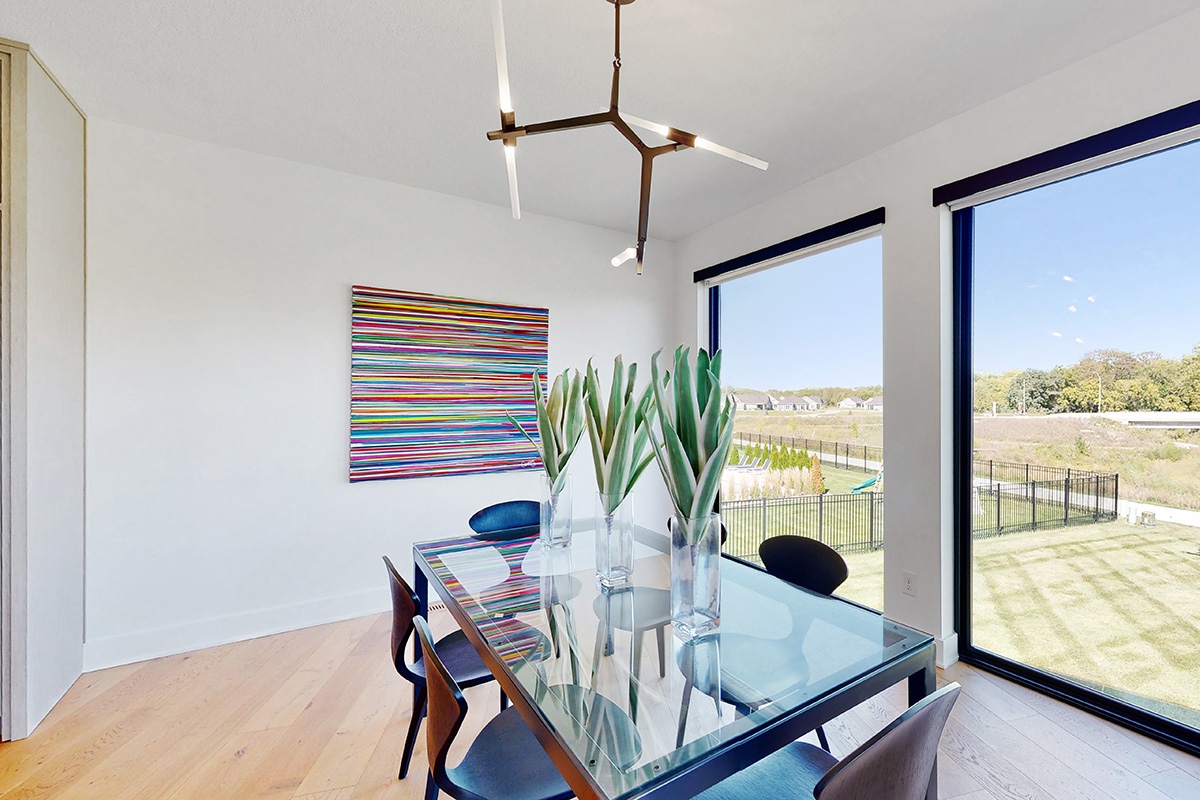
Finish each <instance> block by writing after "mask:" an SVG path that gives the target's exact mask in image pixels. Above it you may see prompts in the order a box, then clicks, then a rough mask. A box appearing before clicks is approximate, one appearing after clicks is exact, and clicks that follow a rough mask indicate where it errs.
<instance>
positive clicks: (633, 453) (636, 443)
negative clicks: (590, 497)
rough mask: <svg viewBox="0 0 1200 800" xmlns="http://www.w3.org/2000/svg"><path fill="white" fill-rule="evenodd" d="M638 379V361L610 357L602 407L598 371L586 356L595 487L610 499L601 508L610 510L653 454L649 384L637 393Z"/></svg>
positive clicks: (588, 410)
mask: <svg viewBox="0 0 1200 800" xmlns="http://www.w3.org/2000/svg"><path fill="white" fill-rule="evenodd" d="M636 378H637V364H630V365H629V366H628V367H626V366H625V362H624V361H623V360H622V359H621V357H620V356H617V357H616V359H614V360H613V379H612V387H611V389H610V391H609V396H608V406H607V408H606V407H605V404H604V399H603V398H604V393H603V391H602V390H601V388H600V376H599V374H597V372H596V370H595V368H594V367H593V366H592V362H591V361H590V360H589V361H588V365H587V377H586V378H585V379H584V381H585V390H584V396H585V398H586V407H587V429H588V436H589V437H590V439H591V443H592V459H593V461H594V462H595V465H596V486H597V488H598V489H599V490H600V494H602V495H604V496H605V497H607V498H608V500H607V503H606V508H605V512H606V513H609V514H611V513H613V512H614V511H616V510H617V507H618V506H620V505H621V503H622V502H623V501H624V500H625V498H626V497H628V496H629V492H630V491H631V490H632V489H633V485H634V484H635V483H637V479H638V478H640V477H641V475H642V472H643V471H644V470H645V469H646V467H647V466H649V464H650V462H651V461H653V460H654V454H653V453H651V452H650V417H649V413H650V405H651V398H652V395H651V391H650V387H649V386H647V387H646V388H645V389H644V390H643V391H642V393H641V394H640V395H637V396H635V393H634V381H635V380H636ZM607 506H611V507H607Z"/></svg>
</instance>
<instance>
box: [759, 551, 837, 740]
mask: <svg viewBox="0 0 1200 800" xmlns="http://www.w3.org/2000/svg"><path fill="white" fill-rule="evenodd" d="M758 557H759V558H760V559H762V564H763V568H764V569H766V571H767V572H769V573H771V574H772V575H774V576H775V577H776V578H780V579H781V580H785V581H787V582H788V583H792V584H795V585H796V586H799V587H801V588H802V589H808V590H809V591H810V592H816V593H817V594H823V595H825V596H826V597H828V596H829V595H831V594H833V593H834V591H835V590H836V589H837V588H838V587H839V586H841V585H842V584H843V583H845V582H846V578H848V577H849V576H850V570H849V569H848V568H847V567H846V561H845V559H843V558H842V556H841V554H840V553H838V551H837V550H834V549H833V548H832V547H830V546H829V545H827V544H825V543H823V542H818V541H817V540H816V539H810V538H808V537H807V536H772V537H771V538H770V539H767V540H765V541H764V542H763V543H762V544H760V545H759V546H758ZM817 739H818V741H820V742H821V747H824V748H825V750H826V752H828V751H829V739H828V738H826V736H825V729H824V728H822V727H819V728H817Z"/></svg>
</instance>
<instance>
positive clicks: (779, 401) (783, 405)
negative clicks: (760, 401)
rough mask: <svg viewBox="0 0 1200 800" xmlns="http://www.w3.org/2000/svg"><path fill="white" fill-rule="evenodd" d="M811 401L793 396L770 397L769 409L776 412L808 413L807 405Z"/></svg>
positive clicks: (808, 398)
mask: <svg viewBox="0 0 1200 800" xmlns="http://www.w3.org/2000/svg"><path fill="white" fill-rule="evenodd" d="M811 400H812V398H811V397H797V396H796V395H794V394H785V395H783V396H781V397H772V398H771V408H772V409H774V410H776V411H808V410H809V408H808V403H809V402H810V401H811Z"/></svg>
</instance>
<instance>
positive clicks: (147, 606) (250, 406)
mask: <svg viewBox="0 0 1200 800" xmlns="http://www.w3.org/2000/svg"><path fill="white" fill-rule="evenodd" d="M496 169H497V171H496V173H495V175H492V176H490V178H489V177H486V176H480V180H488V179H494V180H497V181H503V180H504V170H503V164H502V163H500V162H497V164H496ZM88 181H89V183H88V191H89V208H88V225H89V242H88V246H89V251H88V252H89V259H88V260H89V275H88V295H87V299H88V321H87V333H88V362H87V364H88V459H87V477H88V502H87V511H88V548H87V567H88V582H87V643H86V645H85V662H86V666H87V668H89V669H95V668H99V667H103V666H107V665H111V664H117V663H122V662H128V661H133V660H138V659H142V658H147V657H151V656H156V655H160V654H164V653H169V652H178V651H183V650H189V649H193V648H197V647H203V646H207V645H211V644H216V643H221V642H228V641H232V640H236V639H239V638H245V637H251V636H257V635H262V634H266V633H271V632H275V631H279V630H285V629H291V628H297V627H302V626H306V625H312V624H316V623H321V622H327V621H330V620H334V619H339V618H345V617H349V616H354V615H358V614H364V613H368V612H371V611H379V610H383V609H385V608H387V607H388V599H387V591H386V580H385V573H384V569H383V565H382V564H381V562H380V556H381V555H382V554H385V553H386V554H389V555H390V556H391V557H392V558H393V560H394V561H395V562H396V563H397V565H398V566H401V567H402V569H405V571H408V570H410V569H411V567H410V566H409V564H411V559H410V554H411V545H412V543H413V542H414V541H418V540H421V539H426V538H436V537H441V536H447V535H451V534H456V533H460V532H461V531H463V530H464V528H465V522H466V519H467V517H468V516H469V515H470V514H471V513H472V512H473V511H475V510H476V509H478V508H480V507H482V506H484V505H486V504H488V503H491V502H496V501H499V500H504V499H510V498H513V497H521V496H525V497H536V492H537V489H536V477H535V475H534V474H532V473H508V474H501V475H481V476H469V477H452V478H431V479H414V480H403V481H380V482H371V483H364V484H356V485H350V483H349V482H348V480H347V460H348V456H347V450H348V443H347V439H348V435H349V422H348V420H349V398H348V390H349V369H350V331H349V325H350V286H351V284H354V283H363V284H373V285H378V286H383V287H389V288H397V289H408V290H414V291H423V292H437V293H447V294H457V295H462V296H466V297H471V298H479V299H486V300H496V301H505V302H516V303H524V304H531V305H541V306H547V307H549V309H550V368H551V371H552V372H553V371H558V370H562V369H564V368H565V367H567V366H578V367H582V366H583V365H584V363H585V362H586V360H587V359H588V357H589V356H593V355H594V356H596V357H597V360H598V361H597V363H598V364H600V365H601V366H602V367H603V368H604V369H608V368H610V365H611V359H612V357H613V356H614V355H615V354H617V353H624V354H625V355H626V356H627V358H637V359H647V358H648V356H649V354H650V353H651V352H652V351H653V350H654V349H655V348H657V347H660V346H668V345H672V344H673V333H674V331H675V330H676V326H675V321H674V307H673V280H674V277H673V274H672V272H671V265H672V263H673V253H672V247H671V245H669V244H664V243H661V242H652V243H651V247H650V250H649V251H648V258H647V263H646V274H645V275H644V276H643V277H641V278H638V277H636V276H635V275H634V274H633V272H634V271H633V269H632V268H631V267H630V265H626V267H625V268H623V269H619V270H617V269H613V267H611V266H610V265H609V259H610V258H611V257H612V255H613V254H614V253H616V252H618V251H619V250H622V249H624V247H625V245H626V244H627V239H628V233H627V232H617V231H609V230H603V229H599V228H593V227H589V226H584V225H579V224H576V223H568V222H562V221H558V220H553V219H548V218H541V217H537V216H533V215H527V216H526V218H524V219H522V220H521V221H520V222H514V221H513V220H512V218H511V215H510V213H509V212H508V210H507V209H504V208H497V207H494V206H489V205H484V204H480V203H476V202H472V201H467V200H462V199H458V198H454V197H449V196H446V195H440V194H435V193H431V192H426V191H420V190H416V189H411V188H407V187H404V186H399V185H395V184H389V183H384V182H380V181H374V180H370V179H366V178H361V177H355V176H350V175H345V174H340V173H336V172H332V171H329V170H324V169H319V168H315V167H309V166H304V165H300V164H296V163H293V162H288V161H283V160H280V159H276V158H270V157H266V156H261V155H255V154H252V153H247V152H243V151H238V150H233V149H229V148H224V147H218V146H214V145H210V144H204V143H201V142H197V141H192V140H188V139H183V138H179V137H174V136H168V135H163V134H157V133H152V132H149V131H145V130H141V129H137V128H132V127H127V126H124V125H118V124H113V123H108V122H99V121H95V120H92V121H90V122H89V136H88ZM580 456H581V460H580V461H579V462H577V464H576V469H575V475H576V477H575V496H576V501H575V503H576V513H577V514H590V513H591V508H592V493H593V492H594V479H593V478H592V477H591V476H592V469H591V461H590V455H589V454H588V453H587V452H586V451H581V453H580ZM585 459H586V460H585ZM636 503H637V512H636V513H637V514H638V518H639V519H645V520H656V519H662V518H665V517H666V515H667V503H666V500H665V495H664V493H663V492H662V491H661V479H660V478H659V477H658V475H657V473H656V472H655V471H649V472H647V474H646V476H645V477H644V478H643V482H642V484H641V485H639V491H638V493H637V496H636Z"/></svg>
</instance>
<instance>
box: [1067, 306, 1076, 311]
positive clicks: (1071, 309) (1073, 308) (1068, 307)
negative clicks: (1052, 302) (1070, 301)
mask: <svg viewBox="0 0 1200 800" xmlns="http://www.w3.org/2000/svg"><path fill="white" fill-rule="evenodd" d="M1078 310H1079V309H1077V308H1076V307H1075V306H1067V311H1078Z"/></svg>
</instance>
